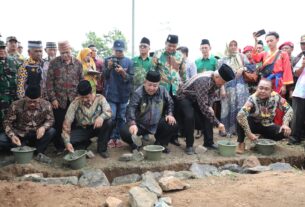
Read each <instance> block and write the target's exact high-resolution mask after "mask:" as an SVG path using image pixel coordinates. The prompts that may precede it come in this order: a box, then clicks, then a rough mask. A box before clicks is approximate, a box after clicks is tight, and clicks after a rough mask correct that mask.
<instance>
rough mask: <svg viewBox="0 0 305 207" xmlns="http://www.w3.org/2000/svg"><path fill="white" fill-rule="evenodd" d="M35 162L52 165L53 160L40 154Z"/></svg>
mask: <svg viewBox="0 0 305 207" xmlns="http://www.w3.org/2000/svg"><path fill="white" fill-rule="evenodd" d="M35 160H36V161H38V162H42V163H46V164H51V162H52V159H51V158H49V157H48V156H46V155H45V154H43V153H38V154H37V156H36V157H35Z"/></svg>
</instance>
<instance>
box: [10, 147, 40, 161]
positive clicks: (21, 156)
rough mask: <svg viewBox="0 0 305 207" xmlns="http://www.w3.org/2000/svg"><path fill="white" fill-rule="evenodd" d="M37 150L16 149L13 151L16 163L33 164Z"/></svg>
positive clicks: (31, 148) (28, 148)
mask: <svg viewBox="0 0 305 207" xmlns="http://www.w3.org/2000/svg"><path fill="white" fill-rule="evenodd" d="M35 150H36V148H33V147H28V146H22V147H15V148H12V149H11V151H12V152H13V154H14V158H15V161H16V163H18V164H27V163H29V162H31V160H32V159H33V155H34V151H35Z"/></svg>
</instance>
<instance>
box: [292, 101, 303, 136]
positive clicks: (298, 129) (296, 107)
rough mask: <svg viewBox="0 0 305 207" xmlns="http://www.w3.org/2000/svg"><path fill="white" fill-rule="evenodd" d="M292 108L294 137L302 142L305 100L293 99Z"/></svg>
mask: <svg viewBox="0 0 305 207" xmlns="http://www.w3.org/2000/svg"><path fill="white" fill-rule="evenodd" d="M292 108H293V120H292V136H293V137H294V138H295V139H297V140H301V138H302V132H303V128H304V121H305V99H303V98H297V97H293V98H292Z"/></svg>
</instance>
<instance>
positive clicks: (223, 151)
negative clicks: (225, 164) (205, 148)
mask: <svg viewBox="0 0 305 207" xmlns="http://www.w3.org/2000/svg"><path fill="white" fill-rule="evenodd" d="M217 144H218V150H219V154H220V155H221V156H224V157H232V156H235V151H236V146H237V143H235V142H232V141H228V140H220V141H218V142H217Z"/></svg>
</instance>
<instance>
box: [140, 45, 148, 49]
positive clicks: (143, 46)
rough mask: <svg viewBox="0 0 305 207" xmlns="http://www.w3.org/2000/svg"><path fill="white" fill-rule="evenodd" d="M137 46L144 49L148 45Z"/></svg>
mask: <svg viewBox="0 0 305 207" xmlns="http://www.w3.org/2000/svg"><path fill="white" fill-rule="evenodd" d="M139 48H141V49H145V48H148V46H147V45H140V46H139Z"/></svg>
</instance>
